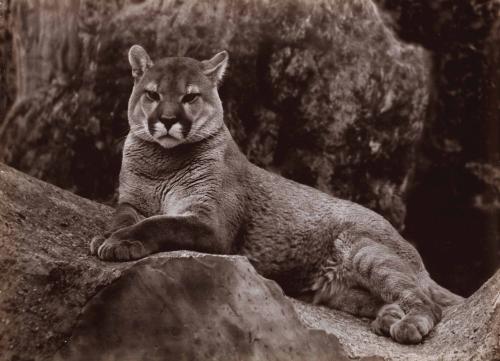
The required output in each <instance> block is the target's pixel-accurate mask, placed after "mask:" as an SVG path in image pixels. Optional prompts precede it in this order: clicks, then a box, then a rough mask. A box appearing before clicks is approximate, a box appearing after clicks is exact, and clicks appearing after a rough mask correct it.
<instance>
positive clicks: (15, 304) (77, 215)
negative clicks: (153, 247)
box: [0, 164, 500, 361]
mask: <svg viewBox="0 0 500 361" xmlns="http://www.w3.org/2000/svg"><path fill="white" fill-rule="evenodd" d="M110 214H111V210H110V209H109V208H108V207H105V206H102V205H99V204H96V203H93V202H91V201H88V200H86V199H83V198H80V197H78V196H76V195H74V194H71V193H69V192H67V191H64V190H61V189H59V188H56V187H54V186H52V185H49V184H46V183H43V182H41V181H38V180H36V179H34V178H31V177H29V176H26V175H24V174H22V173H20V172H18V171H15V170H13V169H12V168H9V167H7V166H4V165H2V164H0V246H1V247H0V249H1V252H0V331H1V332H0V354H1V355H2V359H3V360H8V361H13V360H45V359H53V358H55V359H56V360H112V359H119V360H165V359H172V360H181V359H198V360H199V359H212V360H284V361H285V360H306V359H309V360H347V359H364V360H436V361H437V360H463V359H471V360H484V361H486V360H493V359H495V358H498V357H499V356H500V350H499V338H498V337H499V332H500V311H499V304H500V302H499V297H500V293H499V292H500V271H499V272H497V274H496V275H494V276H493V277H492V278H491V280H490V281H488V282H487V283H486V284H485V285H484V286H483V287H482V288H481V289H480V290H479V291H478V292H477V293H475V294H474V295H472V296H471V297H470V298H469V299H467V300H466V301H465V303H464V304H462V305H459V306H456V307H454V308H451V309H448V310H447V311H446V312H445V315H444V318H443V321H442V322H441V323H440V324H439V325H438V326H437V327H436V329H435V331H433V332H432V334H431V335H430V337H429V338H428V339H427V340H426V341H425V342H424V343H423V344H421V345H416V346H405V345H399V344H396V343H394V342H393V341H391V340H390V339H389V338H385V337H380V336H377V335H375V334H373V333H371V332H370V330H369V322H368V320H360V319H356V318H354V317H352V316H349V315H346V314H343V313H341V312H338V311H335V310H330V309H326V308H323V307H317V306H312V305H308V304H305V303H302V302H300V301H296V300H292V299H290V298H287V297H285V296H284V295H283V293H282V291H281V290H280V288H279V287H278V285H277V284H276V283H274V282H273V281H270V280H267V279H264V278H263V277H261V276H259V275H258V274H257V273H256V272H255V270H254V269H253V267H252V266H251V265H250V263H249V262H248V261H247V260H246V259H245V258H244V257H240V256H223V255H221V256H216V255H205V254H199V253H192V252H173V253H162V254H157V255H154V256H151V257H148V258H146V259H143V260H140V261H136V262H126V263H108V262H102V261H100V260H98V259H96V258H95V257H92V256H90V255H89V252H88V243H89V239H90V238H91V237H92V236H93V235H95V234H99V233H101V232H102V231H103V229H104V225H105V223H106V221H107V220H108V219H109V217H110Z"/></svg>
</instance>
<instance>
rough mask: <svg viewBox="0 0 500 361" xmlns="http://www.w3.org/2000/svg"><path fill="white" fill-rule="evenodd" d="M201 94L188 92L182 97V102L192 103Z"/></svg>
mask: <svg viewBox="0 0 500 361" xmlns="http://www.w3.org/2000/svg"><path fill="white" fill-rule="evenodd" d="M200 95H201V94H200V93H189V94H186V95H184V96H183V97H182V100H181V101H182V102H183V103H192V102H194V101H195V100H196V99H198V97H199V96H200Z"/></svg>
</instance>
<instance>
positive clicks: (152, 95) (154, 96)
mask: <svg viewBox="0 0 500 361" xmlns="http://www.w3.org/2000/svg"><path fill="white" fill-rule="evenodd" d="M144 93H145V94H146V98H148V100H150V101H152V102H159V101H160V94H158V93H157V92H154V91H151V90H145V91H144Z"/></svg>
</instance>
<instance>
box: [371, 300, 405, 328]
mask: <svg viewBox="0 0 500 361" xmlns="http://www.w3.org/2000/svg"><path fill="white" fill-rule="evenodd" d="M404 316H405V313H404V311H403V310H402V309H401V307H399V306H398V305H396V304H389V305H384V306H383V307H382V308H381V309H380V310H379V311H378V313H377V318H376V319H375V320H374V321H373V322H372V324H371V329H372V331H373V332H375V333H376V334H377V335H382V336H390V329H391V326H392V325H393V324H395V323H396V322H398V321H399V320H401V319H402V318H403V317H404Z"/></svg>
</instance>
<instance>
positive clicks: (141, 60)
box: [128, 45, 153, 80]
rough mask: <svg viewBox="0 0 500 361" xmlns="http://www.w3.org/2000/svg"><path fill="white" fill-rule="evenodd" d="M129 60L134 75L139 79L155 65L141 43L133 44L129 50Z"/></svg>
mask: <svg viewBox="0 0 500 361" xmlns="http://www.w3.org/2000/svg"><path fill="white" fill-rule="evenodd" d="M128 61H129V63H130V66H131V67H132V76H133V77H134V79H136V80H137V79H139V78H140V77H141V76H142V75H143V74H144V72H145V71H146V70H147V69H149V68H151V67H152V66H153V62H152V61H151V58H150V57H149V55H148V53H146V50H144V48H143V47H142V46H140V45H133V46H132V47H131V48H130V50H129V51H128Z"/></svg>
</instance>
